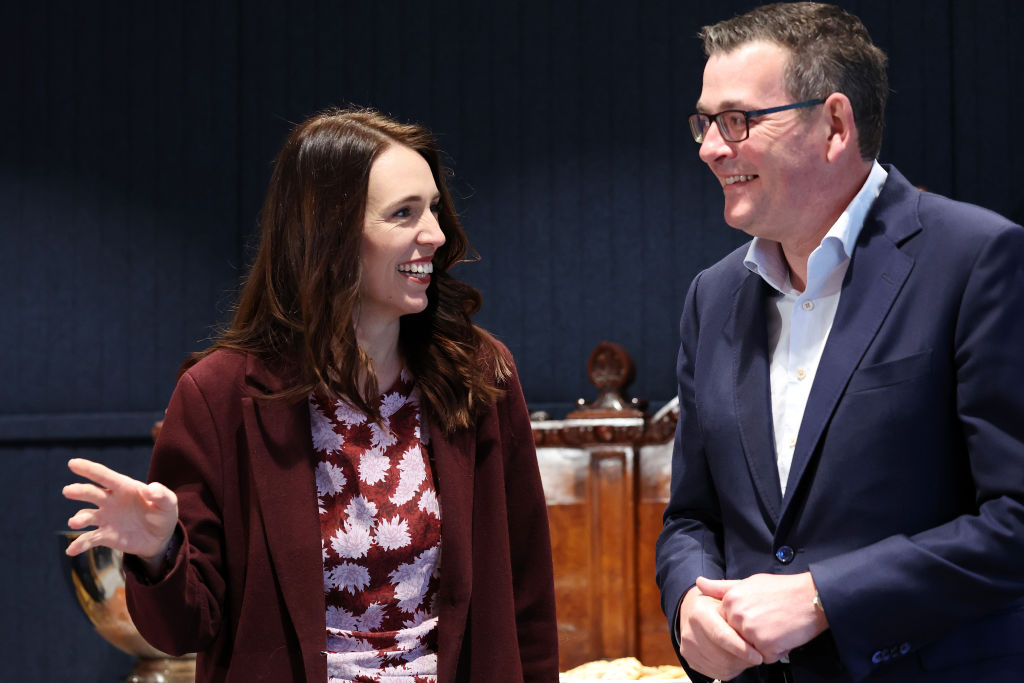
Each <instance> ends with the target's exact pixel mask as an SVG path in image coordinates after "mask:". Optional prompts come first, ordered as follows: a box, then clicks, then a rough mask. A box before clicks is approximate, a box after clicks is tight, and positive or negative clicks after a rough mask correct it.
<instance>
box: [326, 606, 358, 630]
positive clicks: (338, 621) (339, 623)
mask: <svg viewBox="0 0 1024 683" xmlns="http://www.w3.org/2000/svg"><path fill="white" fill-rule="evenodd" d="M358 626H359V622H358V621H357V620H356V618H355V617H354V616H352V613H351V612H349V611H348V610H347V609H345V608H344V607H334V606H331V607H328V608H327V627H328V628H334V629H338V630H339V631H355V630H356V629H357V628H358Z"/></svg>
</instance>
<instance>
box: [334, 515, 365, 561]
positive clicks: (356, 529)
mask: <svg viewBox="0 0 1024 683" xmlns="http://www.w3.org/2000/svg"><path fill="white" fill-rule="evenodd" d="M371 545H373V539H372V538H371V537H370V529H369V528H368V527H365V526H362V525H360V524H351V525H347V528H346V529H340V530H339V531H338V532H337V533H336V534H334V536H333V538H331V547H332V548H334V552H336V553H338V557H341V558H345V559H349V560H355V559H357V558H360V557H363V556H364V555H366V553H367V551H368V550H369V549H370V546H371Z"/></svg>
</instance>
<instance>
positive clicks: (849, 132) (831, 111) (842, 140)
mask: <svg viewBox="0 0 1024 683" xmlns="http://www.w3.org/2000/svg"><path fill="white" fill-rule="evenodd" d="M822 107H823V109H824V110H825V115H826V116H827V117H828V119H827V120H828V126H829V130H828V147H827V148H826V151H825V158H826V159H827V160H828V161H829V162H830V163H831V162H835V161H838V160H839V159H840V158H841V157H842V156H843V155H845V154H848V153H850V152H852V153H854V154H856V155H858V156H860V136H859V135H858V134H857V126H856V124H855V123H854V121H853V105H852V104H850V98H849V97H847V96H846V95H844V94H842V93H839V92H834V93H832V94H831V95H829V96H828V98H827V99H826V100H825V104H823V105H822Z"/></svg>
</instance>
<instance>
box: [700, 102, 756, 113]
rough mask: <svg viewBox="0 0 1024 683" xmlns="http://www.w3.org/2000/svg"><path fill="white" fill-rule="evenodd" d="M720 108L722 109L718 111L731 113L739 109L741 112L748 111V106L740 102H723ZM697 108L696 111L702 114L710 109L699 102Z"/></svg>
mask: <svg viewBox="0 0 1024 683" xmlns="http://www.w3.org/2000/svg"><path fill="white" fill-rule="evenodd" d="M719 106H720V107H721V108H720V109H719V110H718V111H729V110H730V109H739V110H740V111H746V109H747V106H746V105H745V104H743V103H742V102H739V101H738V100H726V101H725V102H722V103H721V104H720V105H719ZM696 107H697V109H696V111H699V112H702V113H704V112H707V111H708V108H707V107H705V106H703V105H701V103H700V102H699V101H698V102H697V104H696Z"/></svg>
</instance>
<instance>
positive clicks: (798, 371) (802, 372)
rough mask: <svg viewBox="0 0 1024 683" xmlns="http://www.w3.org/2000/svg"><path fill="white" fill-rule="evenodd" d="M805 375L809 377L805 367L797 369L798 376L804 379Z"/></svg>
mask: <svg viewBox="0 0 1024 683" xmlns="http://www.w3.org/2000/svg"><path fill="white" fill-rule="evenodd" d="M805 377H807V371H806V370H804V369H803V368H798V369H797V371H796V378H797V379H803V378H805Z"/></svg>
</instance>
